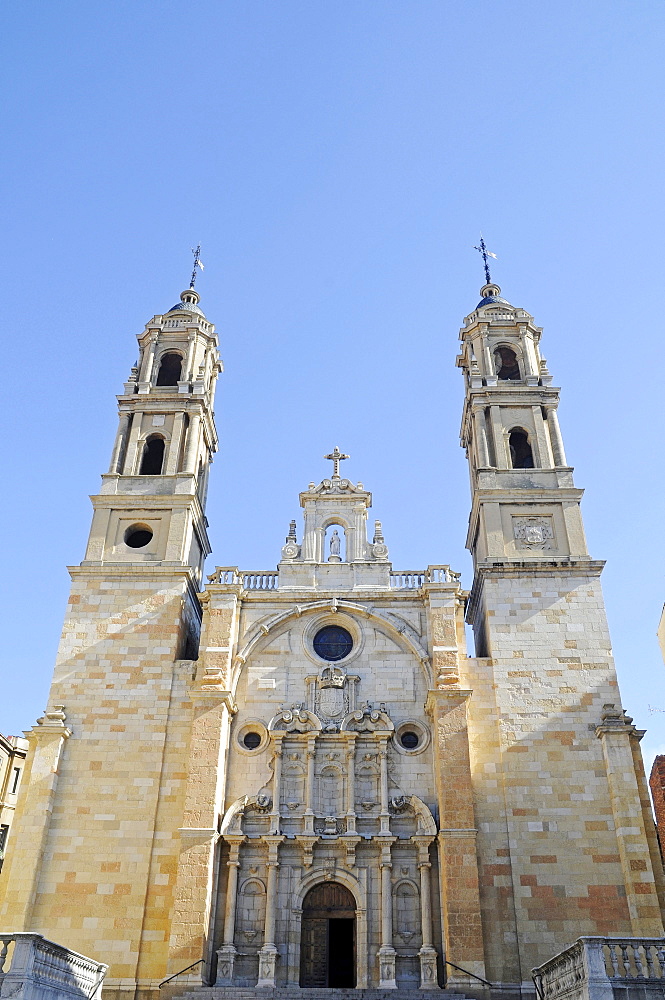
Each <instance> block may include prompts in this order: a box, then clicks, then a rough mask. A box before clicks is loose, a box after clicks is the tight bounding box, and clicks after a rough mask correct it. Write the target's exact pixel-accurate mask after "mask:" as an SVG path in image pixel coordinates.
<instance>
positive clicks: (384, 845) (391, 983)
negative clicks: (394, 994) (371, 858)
mask: <svg viewBox="0 0 665 1000" xmlns="http://www.w3.org/2000/svg"><path fill="white" fill-rule="evenodd" d="M396 839H397V838H396V837H381V836H380V837H377V841H378V843H379V844H380V847H381V862H380V864H381V947H380V948H379V989H381V990H396V989H397V981H396V979H395V954H396V953H395V949H394V948H393V887H392V867H393V866H392V860H391V857H390V845H391V844H392V843H393V841H395V840H396Z"/></svg>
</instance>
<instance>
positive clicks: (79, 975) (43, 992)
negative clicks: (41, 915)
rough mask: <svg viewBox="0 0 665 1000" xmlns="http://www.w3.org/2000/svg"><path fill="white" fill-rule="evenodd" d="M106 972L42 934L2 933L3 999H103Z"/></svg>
mask: <svg viewBox="0 0 665 1000" xmlns="http://www.w3.org/2000/svg"><path fill="white" fill-rule="evenodd" d="M107 969H108V966H107V965H103V964H102V963H100V962H96V961H94V959H92V958H86V957H85V955H79V954H78V952H75V951H70V949H69V948H64V947H63V946H62V945H59V944H55V942H54V941H48V940H47V939H46V938H45V937H43V936H42V935H41V934H28V933H22V934H0V997H16V998H20V1000H60V998H71V1000H100V998H101V994H102V982H103V980H104V976H105V975H106V970H107Z"/></svg>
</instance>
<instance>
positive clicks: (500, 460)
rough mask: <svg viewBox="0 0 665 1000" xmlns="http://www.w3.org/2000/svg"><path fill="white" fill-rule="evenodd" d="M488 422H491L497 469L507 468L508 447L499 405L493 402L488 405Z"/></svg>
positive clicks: (508, 462) (508, 463)
mask: <svg viewBox="0 0 665 1000" xmlns="http://www.w3.org/2000/svg"><path fill="white" fill-rule="evenodd" d="M490 422H491V424H492V434H493V435H494V454H495V455H496V467H497V469H509V468H510V461H509V459H508V447H507V443H506V435H505V434H504V432H503V421H502V419H501V407H500V406H497V405H496V404H494V405H493V406H490Z"/></svg>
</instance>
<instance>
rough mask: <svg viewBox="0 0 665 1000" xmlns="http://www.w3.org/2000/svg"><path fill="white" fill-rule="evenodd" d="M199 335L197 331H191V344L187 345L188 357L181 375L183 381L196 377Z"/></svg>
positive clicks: (189, 380)
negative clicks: (196, 351)
mask: <svg viewBox="0 0 665 1000" xmlns="http://www.w3.org/2000/svg"><path fill="white" fill-rule="evenodd" d="M196 341H197V336H196V334H195V333H190V335H189V344H188V345H187V358H186V359H185V364H184V365H183V368H182V374H181V376H180V378H181V380H182V381H183V382H191V381H192V380H193V378H194V351H195V350H196Z"/></svg>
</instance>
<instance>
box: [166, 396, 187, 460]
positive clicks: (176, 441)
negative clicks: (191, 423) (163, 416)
mask: <svg viewBox="0 0 665 1000" xmlns="http://www.w3.org/2000/svg"><path fill="white" fill-rule="evenodd" d="M184 423H185V414H184V413H183V412H182V411H180V412H179V413H176V415H175V417H174V418H173V429H172V431H171V441H170V444H169V450H168V453H167V455H166V465H165V467H164V472H165V475H167V476H174V475H175V474H176V472H177V471H178V458H179V457H180V448H181V445H182V435H183V433H184Z"/></svg>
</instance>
